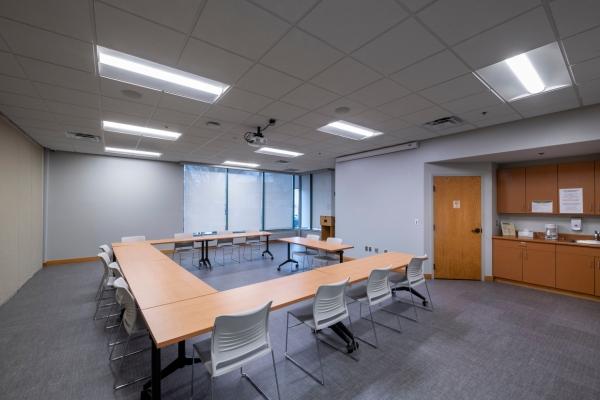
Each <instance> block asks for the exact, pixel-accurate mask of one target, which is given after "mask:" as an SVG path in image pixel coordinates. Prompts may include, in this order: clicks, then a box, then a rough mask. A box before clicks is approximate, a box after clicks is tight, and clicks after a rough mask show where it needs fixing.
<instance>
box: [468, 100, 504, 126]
mask: <svg viewBox="0 0 600 400" xmlns="http://www.w3.org/2000/svg"><path fill="white" fill-rule="evenodd" d="M514 113H515V111H514V110H513V109H512V108H511V107H510V106H509V105H507V104H505V103H502V104H498V105H495V106H487V107H482V108H478V109H477V110H472V111H468V112H464V113H460V114H458V116H459V117H460V118H462V119H463V120H465V121H468V122H471V123H473V122H479V121H484V120H495V119H498V118H499V117H502V116H504V115H510V114H514Z"/></svg>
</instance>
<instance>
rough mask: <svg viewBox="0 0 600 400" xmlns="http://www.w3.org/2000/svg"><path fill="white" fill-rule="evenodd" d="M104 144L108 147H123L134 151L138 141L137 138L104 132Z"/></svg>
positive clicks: (138, 138)
mask: <svg viewBox="0 0 600 400" xmlns="http://www.w3.org/2000/svg"><path fill="white" fill-rule="evenodd" d="M103 136H104V144H105V145H106V146H109V147H124V148H127V149H135V148H136V147H137V144H138V142H139V141H140V137H139V136H135V135H124V134H120V133H112V132H104V135H103Z"/></svg>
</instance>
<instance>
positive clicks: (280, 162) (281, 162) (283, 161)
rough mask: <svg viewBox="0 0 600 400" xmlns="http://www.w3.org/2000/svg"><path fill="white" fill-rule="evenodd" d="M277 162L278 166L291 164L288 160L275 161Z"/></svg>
mask: <svg viewBox="0 0 600 400" xmlns="http://www.w3.org/2000/svg"><path fill="white" fill-rule="evenodd" d="M275 162H276V163H278V164H289V163H290V162H289V161H287V160H277V161H275Z"/></svg>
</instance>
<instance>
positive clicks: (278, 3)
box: [250, 0, 318, 22]
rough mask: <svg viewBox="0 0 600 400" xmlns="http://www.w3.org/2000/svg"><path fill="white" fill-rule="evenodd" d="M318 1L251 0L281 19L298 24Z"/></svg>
mask: <svg viewBox="0 0 600 400" xmlns="http://www.w3.org/2000/svg"><path fill="white" fill-rule="evenodd" d="M317 1H318V0H302V1H298V0H250V2H251V3H254V4H256V5H258V6H261V7H263V8H265V9H267V10H269V11H271V12H272V13H274V14H277V15H279V16H280V17H281V18H283V19H285V20H287V21H289V22H296V21H298V20H299V19H300V18H301V17H302V16H303V15H304V14H306V13H307V12H308V10H310V9H311V7H313V6H314V4H315V3H317Z"/></svg>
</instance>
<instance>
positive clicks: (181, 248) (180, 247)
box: [171, 233, 196, 265]
mask: <svg viewBox="0 0 600 400" xmlns="http://www.w3.org/2000/svg"><path fill="white" fill-rule="evenodd" d="M173 238H174V239H183V238H190V241H189V242H182V243H173V254H172V255H171V258H172V259H173V260H174V259H175V255H176V254H177V255H179V264H181V255H182V254H183V253H192V265H193V264H194V254H196V248H195V247H194V242H193V235H192V234H191V233H175V234H174V235H173Z"/></svg>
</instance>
